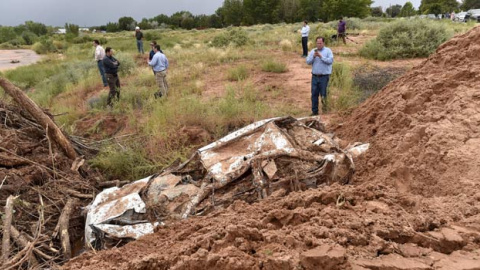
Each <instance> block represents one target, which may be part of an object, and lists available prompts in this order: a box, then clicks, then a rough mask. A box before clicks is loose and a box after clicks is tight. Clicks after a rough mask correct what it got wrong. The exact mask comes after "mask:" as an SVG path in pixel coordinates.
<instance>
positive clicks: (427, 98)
mask: <svg viewBox="0 0 480 270" xmlns="http://www.w3.org/2000/svg"><path fill="white" fill-rule="evenodd" d="M478 44H480V27H476V28H474V29H472V30H471V31H469V32H467V33H465V34H463V35H459V36H457V37H455V38H453V39H452V40H450V41H448V42H446V43H445V44H443V45H441V46H440V47H439V48H438V49H437V52H436V53H435V54H433V55H432V56H430V57H429V58H428V59H427V60H425V61H424V62H423V63H421V64H420V65H419V66H417V67H415V68H414V69H413V70H411V71H410V72H408V73H407V74H405V75H404V76H402V77H400V78H398V79H396V80H395V81H393V82H392V83H390V84H389V85H388V86H387V87H385V88H384V89H383V90H381V91H380V92H378V93H377V94H375V95H374V96H373V97H371V98H370V99H368V100H367V101H366V102H365V103H364V104H362V105H361V106H359V107H358V108H357V109H355V110H354V111H353V112H352V114H351V115H350V116H348V117H346V118H345V119H344V120H343V123H342V124H341V125H336V126H335V127H330V128H331V129H333V131H334V132H336V134H337V135H338V136H339V137H340V138H342V139H345V140H347V141H362V142H369V143H371V149H370V150H369V151H368V152H367V153H366V155H364V156H363V157H362V158H360V160H359V161H358V162H357V164H356V165H357V173H356V175H355V176H354V181H353V184H351V185H347V186H341V185H337V184H336V185H332V186H325V187H319V188H318V189H315V190H308V191H305V192H292V193H290V194H288V195H286V196H285V194H281V193H278V194H272V196H271V197H269V198H267V199H265V200H263V201H260V202H256V203H253V204H248V203H246V202H243V201H236V202H234V203H233V204H232V205H231V206H230V207H228V208H227V209H219V210H218V211H215V212H213V213H211V214H209V215H208V216H204V217H197V218H190V219H188V220H182V221H172V222H170V223H168V224H167V225H166V226H165V227H161V228H158V230H157V232H156V233H155V234H152V235H147V236H145V237H143V238H141V239H140V240H138V241H135V242H132V243H130V244H127V245H126V246H124V247H121V248H114V249H111V250H107V251H101V252H97V253H86V254H83V255H81V256H79V257H77V258H74V259H73V260H71V261H70V262H69V263H68V264H67V265H65V266H64V269H375V270H376V269H480V178H479V177H478V175H480V158H479V156H480V90H479V89H480V75H479V74H480V62H479V61H477V59H478V55H480V45H478Z"/></svg>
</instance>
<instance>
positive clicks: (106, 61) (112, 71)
mask: <svg viewBox="0 0 480 270" xmlns="http://www.w3.org/2000/svg"><path fill="white" fill-rule="evenodd" d="M112 54H113V52H112V48H110V47H107V48H106V49H105V58H103V66H104V67H105V73H106V75H107V82H108V86H109V88H110V92H109V93H108V99H107V105H108V106H110V107H111V106H112V99H113V98H115V97H117V100H119V99H120V80H119V79H118V66H120V62H118V60H117V59H115V57H113V55H112Z"/></svg>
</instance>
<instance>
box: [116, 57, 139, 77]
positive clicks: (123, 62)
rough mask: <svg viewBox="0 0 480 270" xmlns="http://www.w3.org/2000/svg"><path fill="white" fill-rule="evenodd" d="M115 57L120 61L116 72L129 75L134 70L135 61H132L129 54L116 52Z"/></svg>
mask: <svg viewBox="0 0 480 270" xmlns="http://www.w3.org/2000/svg"><path fill="white" fill-rule="evenodd" d="M115 58H116V59H117V60H118V61H119V62H120V66H119V67H118V72H120V73H121V74H122V75H129V74H132V73H133V72H134V71H135V67H136V65H135V61H133V59H132V57H131V56H130V55H129V54H126V53H123V52H117V53H116V54H115Z"/></svg>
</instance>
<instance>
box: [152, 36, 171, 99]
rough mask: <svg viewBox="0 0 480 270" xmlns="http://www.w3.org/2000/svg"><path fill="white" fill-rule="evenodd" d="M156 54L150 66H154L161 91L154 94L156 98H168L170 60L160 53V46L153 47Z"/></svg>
mask: <svg viewBox="0 0 480 270" xmlns="http://www.w3.org/2000/svg"><path fill="white" fill-rule="evenodd" d="M153 51H154V52H155V54H154V55H153V58H152V60H151V61H148V65H150V66H152V68H153V73H155V79H156V80H157V84H158V87H159V91H158V92H156V93H155V94H154V96H155V98H158V97H162V96H165V97H166V96H167V92H168V83H167V69H168V59H167V57H166V56H165V54H163V53H161V52H160V45H158V44H157V45H155V46H154V47H153Z"/></svg>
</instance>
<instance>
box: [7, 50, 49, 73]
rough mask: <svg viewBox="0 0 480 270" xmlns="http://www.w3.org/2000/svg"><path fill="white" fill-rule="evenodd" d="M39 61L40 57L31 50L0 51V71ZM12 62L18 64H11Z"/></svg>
mask: <svg viewBox="0 0 480 270" xmlns="http://www.w3.org/2000/svg"><path fill="white" fill-rule="evenodd" d="M40 59H41V56H40V55H38V54H36V53H35V52H34V51H32V50H0V71H4V70H8V69H14V68H16V67H19V66H26V65H30V64H33V63H35V62H37V61H38V60H40ZM12 61H20V62H18V63H11V62H12Z"/></svg>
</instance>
